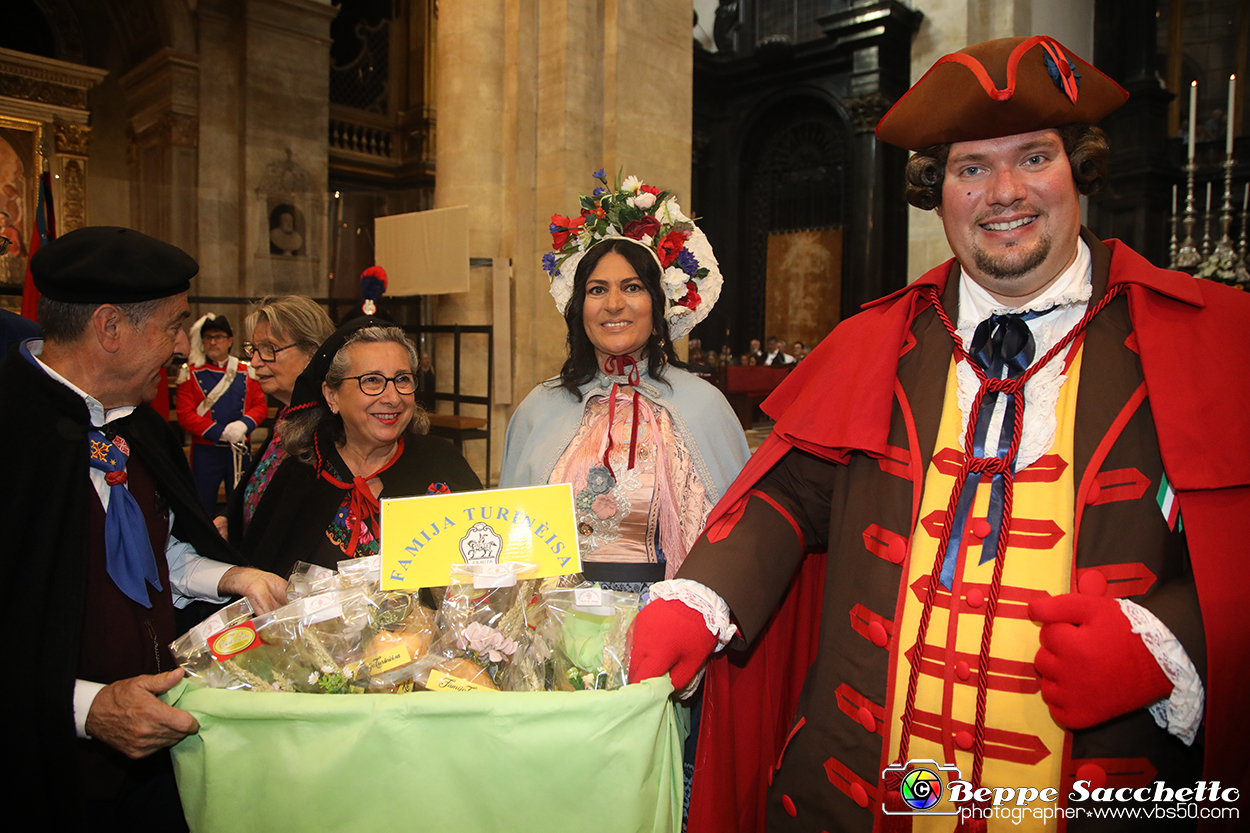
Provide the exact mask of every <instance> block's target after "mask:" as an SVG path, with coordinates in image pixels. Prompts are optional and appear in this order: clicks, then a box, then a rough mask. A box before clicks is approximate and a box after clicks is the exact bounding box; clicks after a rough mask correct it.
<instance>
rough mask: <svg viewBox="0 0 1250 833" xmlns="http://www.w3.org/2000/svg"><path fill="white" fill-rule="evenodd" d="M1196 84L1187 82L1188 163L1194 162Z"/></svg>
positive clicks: (1196, 134) (1196, 117)
mask: <svg viewBox="0 0 1250 833" xmlns="http://www.w3.org/2000/svg"><path fill="white" fill-rule="evenodd" d="M1197 127H1198V82H1197V81H1190V82H1189V161H1190V162H1192V161H1194V144H1195V143H1196V142H1197V140H1198V133H1197Z"/></svg>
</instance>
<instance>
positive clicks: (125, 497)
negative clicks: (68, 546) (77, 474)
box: [87, 431, 162, 608]
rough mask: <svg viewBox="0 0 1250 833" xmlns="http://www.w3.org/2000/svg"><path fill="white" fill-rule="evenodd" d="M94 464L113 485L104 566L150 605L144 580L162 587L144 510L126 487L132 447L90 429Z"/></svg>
mask: <svg viewBox="0 0 1250 833" xmlns="http://www.w3.org/2000/svg"><path fill="white" fill-rule="evenodd" d="M87 441H88V442H89V443H90V444H91V467H92V468H93V469H99V470H100V471H102V472H105V475H104V479H105V480H106V481H107V482H108V484H109V506H108V511H107V512H106V513H105V515H104V566H105V568H106V569H107V571H108V574H109V578H111V579H113V583H114V584H116V585H117V589H118V590H121V591H122V592H123V593H125V594H126V596H127V597H128V598H129V599H131V600H132V601H134V602H135V603H136V604H141V605H143V606H144V607H148V608H150V607H151V606H152V603H151V602H150V601H149V600H148V590H147V588H146V587H144V583H145V582H146V583H147V584H150V585H152V586H153V587H155V588H156V589H157V590H161V589H162V588H161V579H160V576H159V574H158V573H157V572H156V557H155V556H154V555H153V554H152V541H151V539H150V538H149V537H148V527H147V523H145V522H144V520H143V511H142V510H141V509H139V504H138V502H137V501H136V500H135V498H134V495H132V494H130V491H129V490H128V489H127V488H126V486H125V483H126V460H128V459H129V457H130V449H129V448H128V447H127V445H126V441H125V440H124V439H122V438H121V437H115V438H113V439H112V440H111V441H110V440H109V439H108V438H107V437H105V436H104V434H103V433H102V432H100V431H88V432H87Z"/></svg>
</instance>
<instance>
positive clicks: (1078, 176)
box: [906, 123, 1111, 211]
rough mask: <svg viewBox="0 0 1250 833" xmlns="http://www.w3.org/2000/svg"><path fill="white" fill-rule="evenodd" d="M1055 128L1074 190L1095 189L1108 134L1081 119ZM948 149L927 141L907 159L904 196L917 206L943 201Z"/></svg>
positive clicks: (1103, 171)
mask: <svg viewBox="0 0 1250 833" xmlns="http://www.w3.org/2000/svg"><path fill="white" fill-rule="evenodd" d="M1055 131H1056V132H1057V133H1058V134H1059V138H1060V139H1061V140H1062V141H1063V151H1064V153H1066V154H1067V155H1068V164H1069V165H1070V166H1071V167H1072V180H1073V182H1075V183H1076V190H1077V191H1078V192H1079V193H1081V194H1085V195H1086V196H1088V195H1090V194H1093V193H1096V192H1097V191H1098V190H1099V189H1100V188H1102V186H1103V183H1104V182H1106V181H1107V157H1108V156H1109V155H1110V153H1111V148H1110V146H1109V145H1108V144H1107V134H1106V133H1103V132H1102V130H1101V129H1099V128H1097V127H1094V126H1093V125H1090V124H1082V123H1076V124H1064V125H1060V126H1059V127H1056V128H1055ZM950 152H951V146H950V143H949V142H947V143H943V144H940V145H930V146H929V147H927V148H925V149H924V150H921V151H919V152H918V153H915V154H913V155H912V157H911V158H910V159H908V160H907V193H906V197H907V201H908V202H909V203H911V204H912V205H914V206H916V208H919V209H921V210H923V211H929V210H931V209H934V208H937V207H938V206H939V205H941V204H942V183H943V182H944V181H945V179H946V159H947V157H948V156H949V155H950Z"/></svg>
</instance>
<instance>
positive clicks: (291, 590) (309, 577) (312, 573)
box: [286, 561, 339, 602]
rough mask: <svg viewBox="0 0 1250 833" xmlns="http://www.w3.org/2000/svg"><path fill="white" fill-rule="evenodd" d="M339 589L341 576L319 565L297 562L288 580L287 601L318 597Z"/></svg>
mask: <svg viewBox="0 0 1250 833" xmlns="http://www.w3.org/2000/svg"><path fill="white" fill-rule="evenodd" d="M338 588H339V574H338V573H337V572H335V571H334V570H331V569H328V568H326V567H322V566H321V565H319V564H309V563H308V562H307V561H296V562H295V566H293V567H292V568H291V575H290V576H289V577H288V578H287V580H286V597H287V601H289V602H293V601H295V600H296V599H303V598H305V597H307V596H316V595H318V594H320V593H325V592H328V591H330V590H337V589H338Z"/></svg>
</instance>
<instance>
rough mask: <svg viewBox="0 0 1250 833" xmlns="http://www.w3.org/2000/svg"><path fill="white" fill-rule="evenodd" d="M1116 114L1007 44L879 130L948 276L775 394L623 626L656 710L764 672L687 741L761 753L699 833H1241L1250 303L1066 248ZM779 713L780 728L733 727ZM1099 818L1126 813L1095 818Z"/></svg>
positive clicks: (931, 276) (932, 84) (912, 97)
mask: <svg viewBox="0 0 1250 833" xmlns="http://www.w3.org/2000/svg"><path fill="white" fill-rule="evenodd" d="M1127 97H1128V94H1127V93H1126V92H1125V91H1124V90H1123V89H1122V88H1121V87H1120V86H1119V85H1118V84H1116V83H1115V82H1114V81H1113V80H1111V79H1110V78H1108V77H1107V76H1106V75H1104V74H1103V73H1101V72H1099V71H1098V69H1097V68H1095V67H1093V66H1092V65H1090V64H1088V63H1086V62H1085V61H1083V60H1081V59H1080V58H1079V57H1077V56H1076V55H1075V54H1073V53H1072V52H1071V50H1068V49H1067V48H1065V47H1064V46H1063V45H1062V44H1060V43H1058V42H1057V41H1055V40H1054V39H1053V38H1049V37H1046V36H1042V35H1037V36H1032V37H1017V38H1006V39H1002V40H995V41H988V42H985V43H980V44H975V45H973V46H969V47H968V48H966V49H964V50H961V51H960V52H956V53H953V54H951V55H947V56H945V57H943V58H941V59H939V60H938V62H937V63H936V64H935V65H934V66H933V67H932V68H931V69H930V70H929V72H928V73H926V74H925V76H924V77H923V78H922V79H921V80H920V81H918V82H917V83H916V84H915V85H914V86H913V87H912V88H911V89H910V90H909V91H908V92H907V94H906V95H904V96H903V97H902V98H901V99H900V100H899V101H898V103H897V104H896V105H895V106H894V108H893V109H891V110H890V112H889V113H887V114H886V116H885V117H884V118H883V119H882V120H881V122H880V124H879V125H878V126H877V136H878V137H879V138H880V139H882V140H883V141H886V142H890V143H892V144H896V145H899V146H902V147H905V148H908V149H909V150H912V151H915V155H913V156H912V157H911V160H910V161H909V163H908V166H907V180H908V184H909V188H908V191H907V198H908V200H909V201H910V202H911V203H912V204H913V205H914V206H916V207H917V208H921V209H925V210H930V209H931V210H934V211H936V212H937V213H938V216H939V217H940V218H941V220H942V225H943V229H944V230H945V232H946V238H947V241H948V243H949V244H950V247H951V250H952V252H953V253H954V255H955V257H954V259H952V260H949V261H947V262H946V263H944V264H941V265H939V266H937V267H936V268H933V269H932V270H930V271H929V272H928V273H926V274H925V275H923V276H922V277H920V278H919V279H918V280H916V281H915V282H914V283H912V284H910V285H909V286H907V287H905V288H903V289H900V290H899V291H898V292H896V293H894V294H893V295H890V296H888V297H886V298H883V299H880V300H879V301H876V302H874V303H872V304H869V305H866V306H867V309H865V311H864V312H862V313H861V314H859V315H857V316H854V317H853V318H851V319H848V320H847V321H845V322H843V323H842V324H841V325H840V326H839V327H838V328H837V329H836V330H834V332H833V333H832V334H831V335H830V336H829V337H828V338H826V339H824V341H822V342H821V345H820V347H818V348H817V349H816V350H814V351H813V352H812V353H811V355H810V356H809V357H808V358H807V359H805V360H804V361H803V363H802V364H801V365H800V366H799V367H798V368H797V369H796V370H795V371H794V372H793V373H791V375H790V376H789V378H788V379H787V380H786V382H785V383H784V384H783V385H781V386H780V387H778V389H777V391H776V392H775V393H774V394H773V396H772V397H770V399H769V400H768V401H767V402H766V403H765V405H764V409H765V411H766V412H768V413H769V414H770V415H771V416H773V417H775V418H776V420H777V424H776V427H775V429H774V430H773V433H772V435H771V436H770V438H769V439H768V441H767V442H766V443H765V444H764V445H763V446H762V447H761V448H760V449H759V450H758V451H757V452H756V453H755V455H754V456H753V457H752V459H751V462H750V464H748V466H747V467H746V469H744V470H743V472H742V475H741V476H740V477H739V478H738V480H737V481H736V482H735V483H734V485H733V486H732V487H731V488H730V490H729V492H728V493H727V495H726V496H725V498H724V499H723V500H722V501H721V503H720V505H719V506H718V507H717V510H716V511H715V512H714V513H713V515H712V516H711V518H710V519H709V524H708V528H707V531H706V533H705V536H704V537H703V538H701V539H700V540H699V541H698V542H697V543H696V544H695V546H694V547H693V548H692V549H691V551H690V555H689V557H688V558H687V560H686V562H685V563H684V564H683V565H682V568H681V570H680V571H679V572H678V574H677V581H675V582H673V583H671V584H670V583H667V582H665V583H658V584H656V585H654V586H653V587H652V589H651V599H652V602H651V604H649V605H648V606H647V607H646V608H644V609H643V610H642V612H641V613H640V614H639V616H638V619H637V621H636V623H635V642H634V649H633V655H632V667H631V672H630V678H631V680H633V679H638V678H646V677H651V676H656V675H659V674H663V673H665V672H671V674H672V677H673V682H674V684H675V685H678V686H680V685H682V684H683V683H685V682H687V681H689V680H690V679H691V678H692V677H693V676H694V674H695V672H696V670H697V669H698V668H699V667H700V665H701V664H702V662H703V660H704V659H705V658H706V657H707V656H708V654H709V653H711V652H712V651H713V650H714V649H716V648H717V647H718V646H721V645H725V644H727V643H730V642H731V641H733V640H734V639H735V631H737V633H739V634H741V635H742V636H743V637H745V639H747V640H751V641H756V640H758V643H757V645H756V647H755V649H754V651H755V652H754V657H753V658H752V660H751V663H756V661H757V660H762V663H763V667H764V668H766V669H767V673H766V674H761V675H759V676H753V672H751V671H748V672H747V673H745V674H741V675H739V674H736V672H735V674H731V675H727V676H728V678H729V679H732V680H733V681H734V682H735V683H738V682H742V681H747V682H748V683H750V682H754V683H757V684H758V685H756V686H755V687H754V688H752V687H751V686H750V685H747V686H746V687H745V689H744V688H743V687H738V686H736V685H734V686H730V685H723V684H722V682H723V680H724V679H726V676H722V675H721V674H719V673H717V672H718V671H719V670H720V669H722V668H723V664H721V663H715V664H714V666H715V668H714V670H713V672H710V673H709V678H708V681H707V686H708V695H707V697H706V698H705V700H704V704H705V710H704V714H703V729H704V731H703V737H704V738H705V739H715V738H727V739H731V740H732V743H731V744H727V745H735V744H736V745H737V752H738V753H739V754H741V753H742V751H743V750H744V749H745V748H747V746H748V745H749V743H750V740H751V739H752V738H753V737H754V738H762V742H761V746H763V747H765V748H762V749H760V750H757V751H758V752H759V753H760V755H759V759H760V760H761V762H762V764H763V765H762V766H759V765H758V764H757V765H756V766H757V767H758V768H757V769H756V773H757V774H756V777H757V778H758V783H759V784H760V785H761V789H760V790H759V791H756V790H753V789H749V788H747V789H744V784H746V783H748V782H746V781H744V780H738V781H737V782H735V781H734V780H733V779H732V778H730V779H728V781H727V783H728V784H733V785H734V786H733V787H732V788H730V790H727V791H726V793H733V794H732V795H730V794H722V795H718V796H717V797H716V798H717V799H718V800H720V803H721V804H723V805H731V806H730V809H729V812H728V819H722V821H723V823H722V824H720V825H719V826H718V825H712V826H711V829H730V827H732V828H733V829H738V830H742V829H746V828H744V827H743V826H741V825H739V824H736V823H735V822H736V821H737V820H738V819H740V818H746V817H753V816H754V814H755V812H756V809H757V808H755V807H749V806H740V807H738V808H734V807H732V803H733V799H735V798H737V797H738V796H744V801H746V802H750V801H753V800H754V799H755V797H756V796H757V795H759V794H760V793H762V785H763V783H764V782H767V784H768V797H767V808H766V815H767V828H768V830H769V832H770V833H777V831H787V830H802V831H808V830H828V831H846V830H870V829H871V830H890V831H903V830H911V829H913V827H912V825H913V821H914V822H915V824H916V825H917V826H916V828H915V829H917V830H941V831H950V830H958V831H962V832H963V833H969V832H970V831H984V830H986V829H987V826H988V829H989V830H991V831H993V830H996V829H1014V827H1013V826H1012V825H1011V824H1008V820H1009V819H1010V820H1011V821H1012V822H1013V823H1015V824H1018V823H1020V820H1021V815H1023V818H1024V819H1025V822H1024V829H1031V830H1042V829H1046V830H1054V829H1056V824H1057V825H1058V829H1060V830H1063V829H1065V828H1064V825H1065V823H1066V825H1067V828H1066V829H1068V830H1072V831H1075V830H1078V829H1079V830H1090V829H1094V830H1098V831H1100V833H1102V832H1103V831H1109V830H1133V831H1136V830H1142V829H1147V828H1150V829H1154V827H1153V826H1152V825H1153V824H1154V823H1153V822H1142V821H1141V819H1142V818H1161V817H1162V813H1163V811H1164V810H1165V809H1167V806H1168V805H1169V804H1171V803H1172V802H1174V801H1175V800H1176V796H1178V795H1180V796H1188V798H1186V797H1181V798H1180V800H1181V801H1188V800H1190V799H1191V798H1193V799H1194V800H1195V801H1197V802H1202V809H1203V812H1204V813H1210V812H1211V811H1215V813H1216V814H1215V815H1210V816H1209V818H1210V819H1211V820H1212V821H1213V826H1215V827H1218V826H1226V829H1239V830H1240V829H1244V827H1245V821H1244V820H1237V821H1232V822H1231V824H1228V820H1229V819H1236V818H1238V815H1237V808H1236V807H1235V806H1234V807H1230V806H1229V805H1230V804H1235V802H1236V801H1237V799H1238V793H1239V789H1240V790H1244V789H1246V787H1247V786H1248V782H1250V768H1248V767H1247V765H1246V756H1245V746H1246V741H1247V731H1246V729H1245V728H1244V727H1245V714H1244V711H1245V709H1244V707H1245V703H1246V699H1247V691H1248V690H1250V672H1248V670H1247V669H1248V667H1250V663H1248V662H1247V660H1250V637H1248V636H1247V629H1246V628H1245V627H1244V625H1242V624H1240V623H1243V622H1244V621H1245V607H1246V604H1247V601H1248V600H1250V580H1248V579H1247V571H1246V565H1245V552H1246V543H1245V530H1244V524H1245V518H1246V517H1250V410H1248V409H1247V408H1246V391H1247V388H1250V360H1248V359H1247V355H1248V354H1250V327H1248V326H1247V324H1248V323H1250V297H1247V296H1246V294H1245V293H1242V292H1238V291H1235V290H1232V289H1230V288H1229V287H1226V286H1223V285H1219V284H1215V283H1213V282H1210V281H1201V280H1195V279H1194V278H1192V277H1190V276H1188V275H1185V274H1181V273H1178V272H1169V271H1167V270H1164V269H1160V268H1158V267H1155V266H1153V265H1152V264H1150V263H1148V262H1147V261H1146V260H1145V259H1144V258H1142V257H1141V256H1140V255H1138V254H1137V253H1136V252H1134V251H1132V250H1131V249H1129V247H1127V246H1125V245H1124V244H1123V243H1122V242H1120V241H1117V240H1109V241H1106V242H1103V241H1101V240H1099V239H1097V238H1096V237H1094V235H1093V234H1091V233H1090V232H1089V231H1088V230H1087V229H1084V228H1082V227H1081V207H1080V197H1081V195H1082V194H1089V193H1092V192H1093V191H1094V190H1095V189H1096V188H1097V187H1098V186H1099V185H1100V184H1101V182H1102V181H1103V179H1104V178H1105V175H1106V164H1107V156H1108V146H1107V142H1106V137H1105V136H1104V135H1103V133H1102V131H1100V130H1099V129H1098V128H1096V127H1093V126H1092V125H1093V123H1094V122H1096V121H1098V120H1099V119H1101V118H1103V117H1105V116H1107V115H1108V114H1109V113H1111V112H1112V111H1114V110H1115V109H1116V108H1118V107H1119V106H1120V105H1122V104H1123V103H1124V101H1125V99H1126V98H1127ZM807 552H812V553H819V555H813V556H812V557H810V558H808V559H807V560H805V558H804V556H805V553H807ZM826 553H827V556H826V555H825V554H826ZM796 576H797V581H796V583H795V585H794V587H793V589H791V590H790V592H789V595H788V597H787V590H788V588H790V587H791V582H792V579H795V578H796ZM786 598H788V599H789V601H788V602H786V603H785V604H782V602H783V599H786ZM657 600H658V601H657ZM779 605H782V606H781V610H780V612H779V613H778V614H777V615H775V616H774V611H775V610H776V609H777V608H778V606H779ZM787 625H789V626H790V628H791V629H792V630H793V634H792V635H793V637H794V638H793V639H790V638H789V637H790V636H791V634H787V633H785V632H784V631H785V630H786V626H787ZM761 634H763V635H762V636H761ZM772 637H780V638H779V639H773V638H772ZM738 641H741V640H738ZM789 646H798V647H799V648H800V649H801V650H796V652H795V654H793V655H788V654H787V653H786V650H787V649H788V647H789ZM809 646H810V651H809V650H807V648H808V647H809ZM755 667H756V668H758V667H759V666H755ZM800 688H801V692H802V693H801V694H800V695H799V696H798V697H797V698H796V699H797V713H795V712H793V711H792V712H791V713H790V714H787V715H784V716H783V717H782V721H783V722H781V723H779V724H770V723H767V722H765V721H763V720H758V719H757V721H756V722H755V723H753V724H752V723H747V724H744V725H745V727H746V731H742V730H741V726H730V725H728V723H727V721H725V719H724V715H725V712H726V707H727V706H731V705H733V704H735V703H738V704H741V703H744V702H745V703H746V704H747V705H748V707H749V708H751V709H756V710H758V709H759V708H760V705H761V704H770V703H776V702H778V700H779V699H780V698H781V697H782V696H784V695H783V694H782V692H785V691H799V690H800ZM755 717H757V718H758V715H756V716H755ZM791 718H792V720H791ZM774 742H775V746H771V744H773V743H774ZM722 749H723V747H717V746H716V745H715V744H714V743H713V744H709V745H707V746H705V745H704V744H702V743H701V744H700V756H701V757H700V761H699V762H697V763H696V771H702V772H708V771H711V770H715V769H719V768H720V767H722V763H721V761H722V760H723V758H722V757H721V756H720V755H719V754H718V753H719V752H721V751H722ZM705 764H706V766H704V765H705ZM1200 779H1202V780H1200ZM951 781H954V782H957V783H951ZM1216 782H1218V783H1220V784H1223V787H1222V788H1221V789H1219V790H1217V792H1218V793H1219V795H1218V796H1215V795H1213V793H1212V790H1213V789H1214V787H1213V784H1215V783H1216ZM700 794H701V793H700V784H699V782H698V780H696V784H695V790H694V799H695V803H696V804H698V801H699V797H700ZM707 794H708V791H704V792H703V795H707ZM1169 795H1171V796H1172V798H1168V797H1167V796H1169ZM1004 802H1011V806H1010V807H1004V806H1003V803H1004ZM1243 803H1244V799H1243ZM1170 809H1171V811H1172V812H1174V813H1175V810H1176V808H1175V806H1174V805H1172V806H1171V808H1170ZM697 810H698V808H697V807H692V809H691V829H692V830H694V829H695V828H696V823H697V820H698V819H699V813H698V812H697ZM1004 810H1006V811H1008V812H1010V811H1016V816H1014V817H1012V816H1010V815H1009V814H1008V815H1006V816H1005V815H1004V813H1003V811H1004ZM1112 810H1114V811H1120V810H1132V811H1133V812H1135V813H1137V814H1138V815H1137V816H1132V815H1123V816H1121V817H1120V818H1119V820H1116V819H1114V818H1111V817H1107V818H1100V819H1098V820H1097V821H1094V820H1092V815H1093V813H1095V812H1100V811H1112ZM1228 810H1231V811H1232V812H1231V813H1225V814H1223V815H1222V816H1221V815H1219V813H1220V812H1221V811H1228ZM1068 811H1072V812H1071V813H1069V812H1068ZM1047 813H1049V815H1048V816H1047V815H1046V814H1047ZM1057 813H1061V815H1057ZM1156 813H1157V814H1156ZM942 814H946V815H942ZM1196 815H1197V813H1195V815H1190V816H1187V817H1185V816H1173V817H1172V818H1173V819H1174V823H1173V822H1171V821H1170V822H1165V824H1168V825H1169V826H1168V827H1167V829H1169V830H1172V829H1192V828H1193V827H1194V825H1195V821H1194V819H1195V816H1196ZM1242 815H1244V813H1243V814H1242ZM1221 818H1222V819H1223V820H1224V821H1223V823H1221V821H1220V819H1221ZM1057 819H1059V821H1058V822H1056V820H1057ZM987 822H988V825H987ZM1082 825H1084V826H1082Z"/></svg>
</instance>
